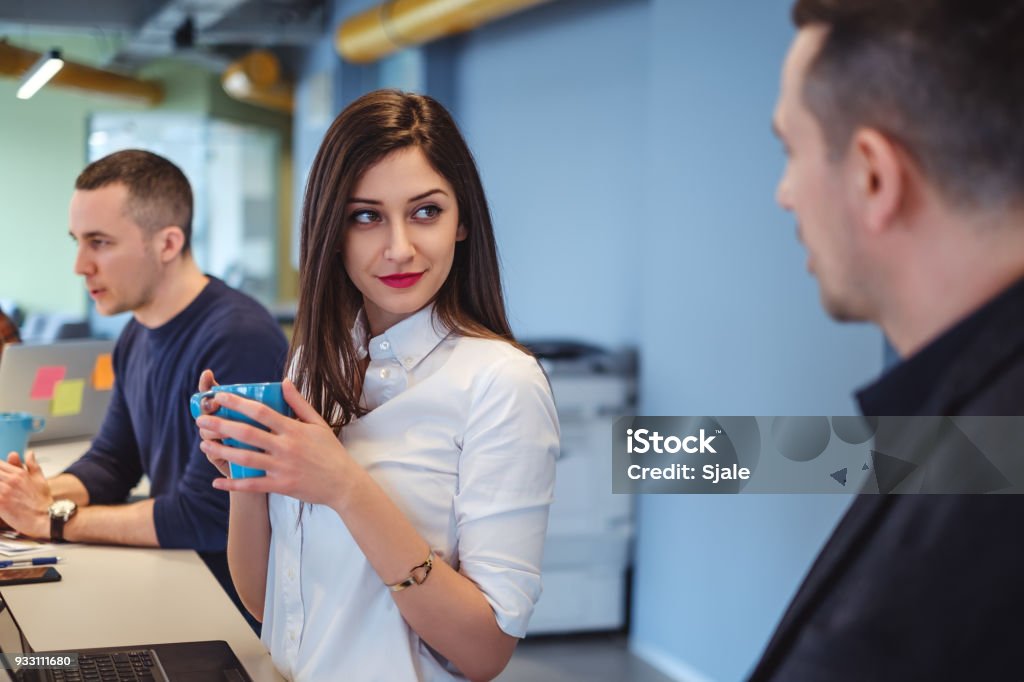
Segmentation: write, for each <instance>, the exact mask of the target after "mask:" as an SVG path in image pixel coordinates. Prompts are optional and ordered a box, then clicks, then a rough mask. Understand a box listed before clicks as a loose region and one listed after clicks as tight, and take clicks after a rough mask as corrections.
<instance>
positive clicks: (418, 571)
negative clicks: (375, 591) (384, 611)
mask: <svg viewBox="0 0 1024 682" xmlns="http://www.w3.org/2000/svg"><path fill="white" fill-rule="evenodd" d="M433 567H434V550H430V554H428V555H427V560H426V561H424V562H423V563H422V564H420V565H419V566H413V567H412V570H411V571H409V577H407V578H406V579H405V580H400V581H399V582H397V583H394V584H392V585H388V586H387V587H388V589H389V590H391V591H392V592H401V591H402V590H404V589H405V588H407V587H412V586H413V585H422V584H423V583H425V582H426V581H427V576H428V575H430V569H431V568H433Z"/></svg>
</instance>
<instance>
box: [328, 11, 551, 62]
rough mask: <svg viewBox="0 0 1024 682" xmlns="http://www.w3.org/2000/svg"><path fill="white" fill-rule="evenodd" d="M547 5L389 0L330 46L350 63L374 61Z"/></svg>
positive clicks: (350, 24) (356, 19) (355, 20)
mask: <svg viewBox="0 0 1024 682" xmlns="http://www.w3.org/2000/svg"><path fill="white" fill-rule="evenodd" d="M550 1H551V0H391V2H385V3H383V4H380V5H377V6H375V7H372V8H370V9H368V10H366V11H364V12H360V13H359V14H356V15H355V16H352V17H350V18H348V19H347V20H345V21H344V22H343V23H342V25H341V26H340V27H339V28H338V31H337V33H335V36H334V47H335V49H336V50H337V51H338V54H340V55H341V56H342V57H344V58H345V59H347V60H348V61H350V62H355V63H367V62H373V61H376V60H378V59H380V58H381V57H386V56H387V55H389V54H391V53H393V52H397V51H399V50H401V49H403V48H406V47H412V46H414V45H422V44H423V43H427V42H430V41H431V40H437V39H438V38H444V37H447V36H450V35H454V34H456V33H462V32H464V31H470V30H472V29H474V28H476V27H477V26H480V25H482V24H485V23H487V22H490V21H494V20H495V19H500V18H501V17H504V16H507V15H509V14H512V13H514V12H519V11H521V10H524V9H527V8H529V7H532V6H534V5H540V4H542V3H545V2H550Z"/></svg>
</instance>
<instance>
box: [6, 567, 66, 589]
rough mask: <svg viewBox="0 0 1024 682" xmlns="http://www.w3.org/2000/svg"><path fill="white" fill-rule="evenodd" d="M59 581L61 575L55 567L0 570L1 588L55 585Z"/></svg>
mask: <svg viewBox="0 0 1024 682" xmlns="http://www.w3.org/2000/svg"><path fill="white" fill-rule="evenodd" d="M58 580H60V573H58V572H57V569H56V568H54V567H53V566H28V567H26V568H5V569H2V570H0V588H3V587H8V586H10V585H29V584H31V583H55V582H57V581H58Z"/></svg>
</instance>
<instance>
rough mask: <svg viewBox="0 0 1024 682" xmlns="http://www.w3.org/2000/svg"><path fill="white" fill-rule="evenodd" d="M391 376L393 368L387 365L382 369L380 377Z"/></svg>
mask: <svg viewBox="0 0 1024 682" xmlns="http://www.w3.org/2000/svg"><path fill="white" fill-rule="evenodd" d="M389 376H391V370H390V369H388V368H386V367H385V368H384V369H382V370H381V371H380V378H381V379H387V378H388V377H389Z"/></svg>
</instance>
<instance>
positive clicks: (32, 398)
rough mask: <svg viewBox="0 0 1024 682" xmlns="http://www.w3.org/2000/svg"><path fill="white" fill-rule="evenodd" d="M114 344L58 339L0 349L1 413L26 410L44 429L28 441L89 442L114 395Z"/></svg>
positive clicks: (110, 342)
mask: <svg viewBox="0 0 1024 682" xmlns="http://www.w3.org/2000/svg"><path fill="white" fill-rule="evenodd" d="M113 350H114V342H113V341H108V340H103V341H97V340H88V341H61V342H58V343H50V344H40V345H21V344H15V345H13V346H5V347H4V350H3V353H2V354H0V412H29V413H31V414H34V415H37V416H40V417H44V418H45V419H46V427H45V428H44V429H43V430H42V431H41V432H39V433H37V434H34V435H33V436H32V437H31V438H30V439H29V442H30V443H41V442H47V441H52V440H59V439H70V438H91V437H92V436H94V435H95V434H96V432H97V431H98V430H99V427H100V423H101V422H102V421H103V416H104V415H105V414H106V413H107V405H108V404H109V403H110V396H111V394H112V393H113V381H114V376H113V367H112V358H111V354H112V352H113Z"/></svg>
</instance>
